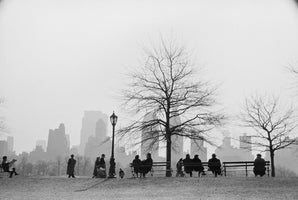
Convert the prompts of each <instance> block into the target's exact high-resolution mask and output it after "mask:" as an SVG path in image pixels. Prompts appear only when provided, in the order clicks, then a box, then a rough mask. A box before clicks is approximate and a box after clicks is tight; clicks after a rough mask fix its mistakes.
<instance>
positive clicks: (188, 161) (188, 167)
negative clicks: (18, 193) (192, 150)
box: [183, 154, 193, 177]
mask: <svg viewBox="0 0 298 200" xmlns="http://www.w3.org/2000/svg"><path fill="white" fill-rule="evenodd" d="M183 165H184V171H185V173H187V174H189V175H190V177H192V169H193V167H192V160H191V159H190V155H189V154H186V156H185V159H184V160H183Z"/></svg>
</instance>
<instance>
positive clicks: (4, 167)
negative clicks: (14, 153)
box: [1, 156, 19, 178]
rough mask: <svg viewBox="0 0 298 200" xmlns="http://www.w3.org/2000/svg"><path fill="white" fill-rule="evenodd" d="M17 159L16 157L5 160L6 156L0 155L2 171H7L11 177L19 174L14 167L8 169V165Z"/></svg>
mask: <svg viewBox="0 0 298 200" xmlns="http://www.w3.org/2000/svg"><path fill="white" fill-rule="evenodd" d="M16 161H17V160H16V159H13V160H12V161H10V162H9V161H7V156H3V157H2V163H1V166H2V169H3V171H4V172H8V173H10V174H9V178H12V175H13V174H14V175H19V174H18V173H17V172H16V168H14V167H13V168H12V170H10V167H11V166H12V165H13V164H14V163H15V162H16Z"/></svg>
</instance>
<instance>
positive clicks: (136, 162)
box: [132, 155, 142, 178]
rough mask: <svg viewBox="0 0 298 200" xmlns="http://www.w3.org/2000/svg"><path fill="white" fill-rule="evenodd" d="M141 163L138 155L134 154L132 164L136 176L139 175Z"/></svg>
mask: <svg viewBox="0 0 298 200" xmlns="http://www.w3.org/2000/svg"><path fill="white" fill-rule="evenodd" d="M141 163H142V161H141V160H140V158H139V155H136V156H135V159H134V160H133V161H132V166H133V171H134V173H135V174H136V175H137V178H138V177H139V173H140V165H141Z"/></svg>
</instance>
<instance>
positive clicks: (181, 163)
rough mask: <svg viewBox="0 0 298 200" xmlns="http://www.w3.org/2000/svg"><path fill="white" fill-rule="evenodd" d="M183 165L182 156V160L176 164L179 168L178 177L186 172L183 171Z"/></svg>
mask: <svg viewBox="0 0 298 200" xmlns="http://www.w3.org/2000/svg"><path fill="white" fill-rule="evenodd" d="M182 165H183V159H182V158H180V160H179V161H178V162H177V164H176V169H177V173H176V177H179V176H181V177H184V173H183V171H182Z"/></svg>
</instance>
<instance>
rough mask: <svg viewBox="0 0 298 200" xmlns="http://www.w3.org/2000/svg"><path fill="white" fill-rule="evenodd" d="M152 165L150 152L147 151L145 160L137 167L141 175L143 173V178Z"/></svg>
mask: <svg viewBox="0 0 298 200" xmlns="http://www.w3.org/2000/svg"><path fill="white" fill-rule="evenodd" d="M152 165H153V160H152V158H151V153H147V158H146V160H142V162H141V167H140V168H139V169H140V173H141V175H143V177H144V178H145V177H146V174H147V173H148V172H150V171H151V169H152Z"/></svg>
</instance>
